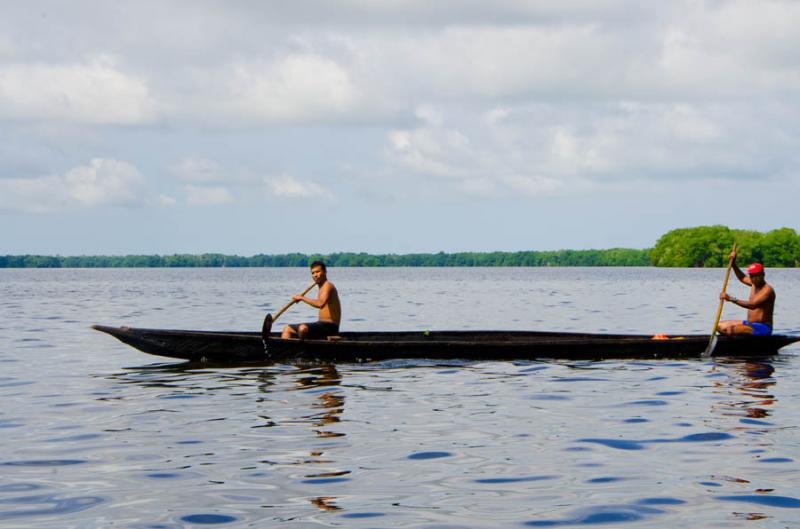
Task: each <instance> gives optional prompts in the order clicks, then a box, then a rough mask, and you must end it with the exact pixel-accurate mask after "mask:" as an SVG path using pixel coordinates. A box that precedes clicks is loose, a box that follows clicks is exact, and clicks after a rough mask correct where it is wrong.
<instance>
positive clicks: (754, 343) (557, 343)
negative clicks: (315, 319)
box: [93, 325, 800, 363]
mask: <svg viewBox="0 0 800 529" xmlns="http://www.w3.org/2000/svg"><path fill="white" fill-rule="evenodd" d="M93 328H94V329H96V330H98V331H101V332H104V333H107V334H110V335H111V336H114V337H115V338H117V339H118V340H120V341H122V342H124V343H126V344H128V345H130V346H132V347H135V348H136V349H139V350H140V351H144V352H145V353H149V354H152V355H157V356H164V357H168V358H179V359H182V360H188V361H191V362H210V363H247V362H268V363H269V362H293V361H320V362H331V363H351V362H372V361H380V360H389V359H407V358H419V359H431V360H461V359H463V360H536V359H576V360H603V359H611V358H641V359H658V358H699V357H700V356H701V355H702V353H703V351H705V349H706V346H707V345H708V341H709V335H707V334H705V335H702V334H695V335H683V336H679V335H675V336H667V337H664V335H660V336H661V339H654V337H653V336H646V335H631V334H588V333H563V332H536V331H402V332H343V333H341V334H340V335H339V336H336V337H332V338H331V339H326V340H303V341H300V340H284V339H281V338H280V335H279V334H278V333H272V334H271V335H270V338H269V340H267V341H266V342H264V341H263V340H262V338H261V333H258V332H225V331H187V330H168V329H141V328H134V327H108V326H104V325H95V326H93ZM664 338H666V339H664ZM797 341H800V336H786V335H772V336H735V337H729V336H720V337H719V341H718V342H717V345H716V348H715V349H714V355H715V356H744V357H750V356H769V355H773V354H775V353H777V352H778V350H779V349H780V348H782V347H784V346H786V345H789V344H791V343H793V342H797Z"/></svg>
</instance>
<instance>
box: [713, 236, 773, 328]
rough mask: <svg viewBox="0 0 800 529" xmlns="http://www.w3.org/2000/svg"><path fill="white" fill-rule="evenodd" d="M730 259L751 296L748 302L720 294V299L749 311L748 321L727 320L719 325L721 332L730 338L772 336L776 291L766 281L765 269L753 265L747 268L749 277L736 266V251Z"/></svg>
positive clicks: (723, 293) (759, 265)
mask: <svg viewBox="0 0 800 529" xmlns="http://www.w3.org/2000/svg"><path fill="white" fill-rule="evenodd" d="M729 259H730V260H731V263H732V265H733V266H732V268H733V271H734V272H735V273H736V277H738V278H739V281H741V282H742V283H744V284H745V285H748V286H750V296H749V297H748V299H747V301H745V300H743V299H737V298H735V297H733V296H730V295H728V294H726V293H725V292H722V293H720V295H719V299H722V300H725V301H730V302H731V303H733V304H734V305H739V306H740V307H743V308H745V309H747V319H746V320H741V321H740V320H727V321H722V322H720V323H719V332H720V333H722V334H727V335H729V336H732V335H735V334H752V335H754V336H767V335H770V334H772V312H773V309H774V308H775V290H773V289H772V287H771V286H770V285H768V284H767V282H766V281H765V280H764V267H763V266H762V265H761V264H760V263H753V264H751V265H750V266H749V267H747V275H745V274H744V272H742V271H741V269H740V268H739V267H738V266H736V251H735V250H734V251H732V252H731V254H730V257H729Z"/></svg>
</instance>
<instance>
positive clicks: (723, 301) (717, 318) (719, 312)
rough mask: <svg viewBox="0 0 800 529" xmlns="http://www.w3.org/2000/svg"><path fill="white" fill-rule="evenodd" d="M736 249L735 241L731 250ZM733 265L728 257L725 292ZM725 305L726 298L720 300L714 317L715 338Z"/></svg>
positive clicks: (724, 284)
mask: <svg viewBox="0 0 800 529" xmlns="http://www.w3.org/2000/svg"><path fill="white" fill-rule="evenodd" d="M733 251H736V243H733V249H732V250H731V252H733ZM732 265H733V259H728V268H727V269H726V270H725V280H724V281H723V282H722V291H723V292H725V291H727V290H728V279H729V278H730V277H731V266H732ZM724 305H725V300H724V299H721V300H719V308H717V317H716V318H715V319H714V327H713V328H712V329H711V337H712V338H713V337H714V335H715V334H717V327H719V318H720V316H722V307H723V306H724Z"/></svg>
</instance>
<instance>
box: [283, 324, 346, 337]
mask: <svg viewBox="0 0 800 529" xmlns="http://www.w3.org/2000/svg"><path fill="white" fill-rule="evenodd" d="M301 325H305V326H307V327H308V334H306V338H307V339H309V340H315V339H321V338H327V337H328V336H335V335H337V334H339V326H338V325H336V324H335V323H333V322H332V321H312V322H308V323H295V324H292V325H289V327H291V328H292V329H294V330H295V332H299V329H300V326H301Z"/></svg>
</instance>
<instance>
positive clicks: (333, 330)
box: [281, 261, 342, 340]
mask: <svg viewBox="0 0 800 529" xmlns="http://www.w3.org/2000/svg"><path fill="white" fill-rule="evenodd" d="M311 278H312V279H313V280H314V282H315V283H316V284H317V286H318V287H319V294H318V296H317V299H312V298H306V297H303V296H300V295H298V296H293V297H292V299H293V300H294V301H295V303H297V302H299V301H302V302H303V303H306V304H308V305H311V306H312V307H314V308H316V309H319V318H318V320H317V321H314V322H309V323H297V324H293V325H287V326H286V327H284V328H283V333H281V338H299V339H301V340H303V339H305V338H308V339H309V340H313V339H322V338H327V337H328V336H335V335H337V334H339V323H340V322H341V321H342V306H341V304H340V303H339V293H338V292H337V291H336V287H335V286H333V283H331V282H330V281H328V271H327V269H326V268H325V263H323V262H322V261H314V262H313V263H311Z"/></svg>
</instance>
